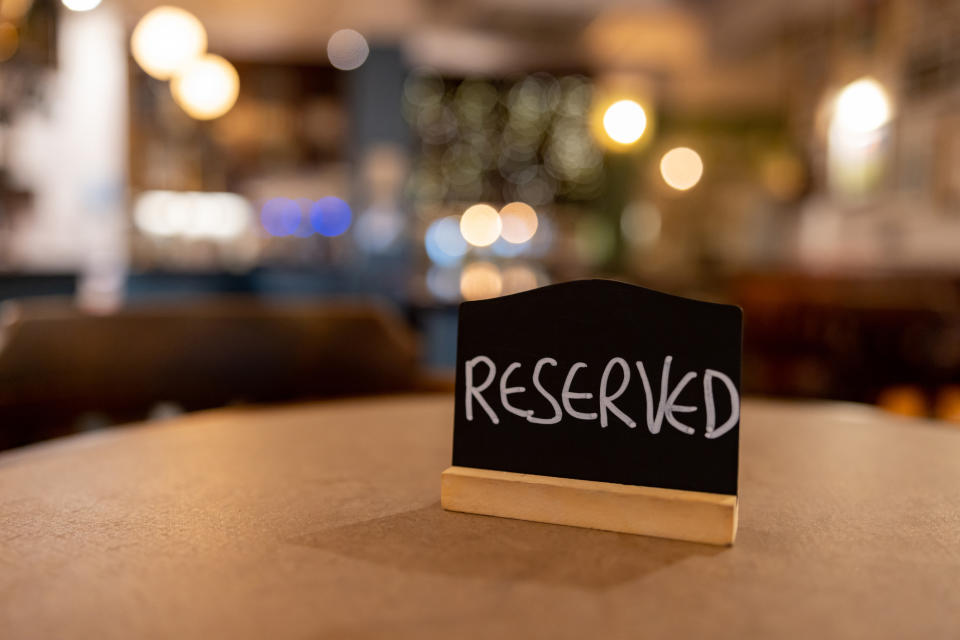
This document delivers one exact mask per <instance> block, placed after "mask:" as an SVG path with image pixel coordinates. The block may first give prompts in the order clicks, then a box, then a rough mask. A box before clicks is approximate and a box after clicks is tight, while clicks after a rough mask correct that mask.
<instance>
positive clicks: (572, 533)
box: [291, 503, 726, 589]
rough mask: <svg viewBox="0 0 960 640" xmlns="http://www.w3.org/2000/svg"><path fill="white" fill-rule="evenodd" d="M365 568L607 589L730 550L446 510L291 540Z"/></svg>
mask: <svg viewBox="0 0 960 640" xmlns="http://www.w3.org/2000/svg"><path fill="white" fill-rule="evenodd" d="M291 542H293V543H295V544H299V545H305V546H309V547H316V548H318V549H323V550H324V551H329V552H332V553H336V554H340V555H344V556H347V557H351V558H356V559H359V560H364V561H366V562H373V563H377V564H382V565H387V566H392V567H397V568H400V569H403V570H405V571H406V570H410V571H422V572H426V573H440V574H444V575H456V576H469V577H478V578H494V579H502V580H522V581H532V582H543V583H550V584H567V585H572V586H578V587H583V588H591V589H603V588H607V587H612V586H615V585H618V584H621V583H624V582H630V581H632V580H636V579H638V578H641V577H643V576H645V575H647V574H649V573H652V572H654V571H657V570H659V569H662V568H664V567H667V566H669V565H671V564H674V563H677V562H680V561H682V560H684V559H686V558H688V557H691V556H711V555H715V554H717V553H723V552H724V551H725V550H726V549H725V548H721V547H713V546H709V545H700V544H694V543H690V542H680V541H676V540H662V539H658V538H648V537H644V536H634V535H628V534H622V533H612V532H609V531H595V530H591V529H580V528H576V527H564V526H558V525H549V524H541V523H536V522H525V521H521V520H509V519H506V518H492V517H488V516H477V515H470V514H465V513H451V512H448V511H444V510H443V509H442V508H441V506H440V503H436V504H433V505H430V506H428V507H424V508H421V509H414V510H412V511H405V512H402V513H397V514H393V515H390V516H385V517H383V518H376V519H374V520H368V521H365V522H359V523H356V524H351V525H346V526H342V527H337V528H334V529H326V530H322V531H317V532H314V533H311V534H307V535H305V536H302V537H299V538H296V539H294V540H291Z"/></svg>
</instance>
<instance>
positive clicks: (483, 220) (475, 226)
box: [460, 204, 503, 247]
mask: <svg viewBox="0 0 960 640" xmlns="http://www.w3.org/2000/svg"><path fill="white" fill-rule="evenodd" d="M502 228H503V227H502V222H501V221H500V214H499V213H497V210H496V209H494V208H493V207H491V206H490V205H488V204H475V205H473V206H472V207H470V208H469V209H467V210H466V211H464V212H463V215H462V216H461V217H460V233H461V234H463V239H464V240H466V241H467V242H469V243H470V244H472V245H473V246H475V247H489V246H490V245H491V244H493V243H494V242H496V240H497V238H499V237H500V231H501V229H502Z"/></svg>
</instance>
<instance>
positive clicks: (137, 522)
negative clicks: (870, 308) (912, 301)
mask: <svg viewBox="0 0 960 640" xmlns="http://www.w3.org/2000/svg"><path fill="white" fill-rule="evenodd" d="M452 414H453V402H452V398H450V397H449V396H408V397H394V398H381V399H373V400H353V401H342V402H334V403H329V404H314V405H299V406H290V407H281V408H270V409H230V410H222V411H213V412H209V413H203V414H196V415H192V416H187V417H183V418H179V419H175V420H173V421H169V422H165V423H154V424H152V425H149V426H142V427H132V428H127V429H122V430H114V431H109V432H99V433H91V434H87V435H82V436H79V437H72V438H68V439H65V440H60V441H55V442H51V443H48V444H45V445H40V446H36V447H32V448H29V449H26V450H21V451H13V452H7V453H5V454H2V455H0V638H3V639H4V640H10V639H15V638H34V637H38V638H98V639H104V638H125V639H126V638H270V639H274V638H348V639H353V638H368V637H384V638H426V637H444V638H450V639H453V638H474V637H488V638H503V637H521V638H594V637H598V638H599V637H603V638H641V637H658V638H674V639H676V638H728V637H729V638H734V637H736V638H775V637H789V638H826V637H835V638H841V637H842V638H871V639H873V638H951V639H956V638H960V431H957V430H952V429H950V428H948V427H943V426H939V427H938V426H933V425H928V424H924V423H920V422H910V421H906V420H899V419H896V418H892V417H887V416H885V415H883V414H880V413H879V412H876V411H874V410H872V409H869V408H867V407H856V406H849V405H835V404H788V403H775V402H759V401H748V402H746V403H745V404H744V407H743V421H742V427H741V440H742V445H741V461H742V462H741V476H740V478H741V511H740V514H741V515H740V533H739V538H738V539H737V543H736V545H735V546H734V547H732V548H714V547H708V546H701V545H697V544H691V543H684V542H677V541H669V540H658V539H654V538H645V537H639V536H630V535H625V534H616V533H608V532H602V531H591V530H585V529H576V528H571V527H561V526H554V525H545V524H537V523H530V522H521V521H516V520H505V519H499V518H490V517H484V516H474V515H465V514H458V513H448V512H445V511H443V510H442V509H441V508H440V505H439V489H440V472H441V470H443V469H444V468H445V467H446V466H447V464H448V462H449V457H450V442H451V433H452V427H451V424H452Z"/></svg>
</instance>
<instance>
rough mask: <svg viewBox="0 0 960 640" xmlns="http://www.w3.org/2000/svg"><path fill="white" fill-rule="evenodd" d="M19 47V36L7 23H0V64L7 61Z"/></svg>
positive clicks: (15, 29)
mask: <svg viewBox="0 0 960 640" xmlns="http://www.w3.org/2000/svg"><path fill="white" fill-rule="evenodd" d="M19 46H20V34H19V33H18V32H17V28H16V27H15V26H13V25H12V24H10V23H9V22H0V62H3V61H4V60H9V59H10V58H12V57H13V54H15V53H16V52H17V47H19Z"/></svg>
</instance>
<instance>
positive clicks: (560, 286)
mask: <svg viewBox="0 0 960 640" xmlns="http://www.w3.org/2000/svg"><path fill="white" fill-rule="evenodd" d="M584 286H589V287H593V288H599V287H607V288H609V289H611V290H619V291H624V292H628V293H632V294H637V295H644V296H659V297H662V298H666V299H669V300H671V301H673V302H678V303H688V304H691V303H692V304H696V305H709V306H710V307H715V308H724V309H736V310H737V311H738V312H739V313H741V314H742V313H743V310H742V309H741V308H740V307H739V306H737V305H733V304H725V303H722V302H708V301H706V300H697V299H696V298H686V297H684V296H678V295H674V294H672V293H664V292H663V291H657V290H656V289H649V288H647V287H641V286H640V285H637V284H631V283H629V282H622V281H620V280H610V279H607V278H583V279H580V280H569V281H567V282H557V283H554V284H548V285H545V286H543V287H537V288H536V289H528V290H526V291H521V292H519V293H512V294H509V295H506V296H499V297H496V298H487V299H485V300H469V301H465V302H461V303H460V304H461V305H464V304H469V305H480V304H495V303H496V302H498V301H500V300H508V299H514V300H515V299H518V298H533V297H538V296H542V295H550V294H552V293H559V292H560V290H571V289H579V288H581V287H584Z"/></svg>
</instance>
